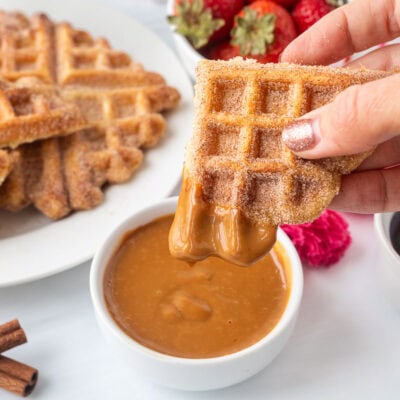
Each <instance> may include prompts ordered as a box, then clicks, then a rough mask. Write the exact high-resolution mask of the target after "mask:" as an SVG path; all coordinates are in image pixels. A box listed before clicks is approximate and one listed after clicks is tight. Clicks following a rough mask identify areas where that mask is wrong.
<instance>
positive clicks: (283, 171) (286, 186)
mask: <svg viewBox="0 0 400 400" xmlns="http://www.w3.org/2000/svg"><path fill="white" fill-rule="evenodd" d="M215 65H217V66H218V65H221V68H214V66H215ZM231 65H232V66H233V68H228V67H227V65H226V63H225V65H224V66H222V64H221V62H204V63H203V64H201V65H200V67H199V69H198V84H197V86H196V96H197V99H196V102H197V103H196V104H197V117H196V118H197V126H196V128H195V133H194V143H195V145H194V149H193V148H192V149H191V150H192V151H191V152H189V154H191V155H192V156H193V158H194V160H195V161H194V168H195V171H192V173H194V174H195V176H197V177H198V178H199V179H200V182H201V187H202V193H203V197H204V199H205V200H206V202H208V203H211V204H216V205H220V206H228V207H232V208H240V209H242V210H243V211H244V212H245V214H246V215H248V216H249V217H251V218H256V219H257V218H261V219H263V220H267V221H268V222H269V223H272V224H275V225H278V224H280V223H284V222H286V223H298V222H304V221H307V220H310V219H313V218H315V217H316V216H317V215H318V214H319V213H320V212H321V211H322V210H323V208H325V207H326V206H327V205H328V204H329V202H330V201H331V200H332V198H333V196H334V195H335V194H336V193H337V192H338V190H339V185H340V174H339V173H338V172H337V171H338V170H340V171H342V172H344V171H346V172H349V170H351V169H352V168H354V167H355V165H358V164H359V163H360V162H361V161H362V159H363V158H365V154H364V155H359V156H355V157H349V158H346V157H340V158H335V159H326V160H317V161H306V160H302V159H300V158H298V157H296V156H295V155H294V154H293V153H292V152H290V151H289V150H288V149H287V148H286V147H285V146H284V145H283V143H282V142H281V133H282V129H283V128H284V127H285V126H286V125H287V124H288V123H289V122H291V121H293V120H295V119H296V118H298V117H300V116H302V115H304V114H305V113H307V112H309V111H311V110H313V109H315V108H317V107H321V106H323V105H324V104H326V103H328V102H330V101H332V100H333V99H334V97H335V96H336V95H337V94H338V93H339V92H341V91H342V90H344V89H345V88H346V87H348V86H350V85H352V84H354V83H358V82H357V81H359V80H364V81H365V80H371V79H372V77H370V76H368V75H367V76H365V77H358V78H357V79H355V78H354V76H352V75H351V74H349V75H348V76H346V75H345V76H343V75H339V76H335V72H333V70H332V69H331V70H328V69H326V71H325V73H318V74H310V71H309V70H307V68H304V67H303V68H301V67H300V68H298V70H297V71H295V73H294V74H293V73H292V74H289V73H288V71H287V69H286V68H282V69H279V66H276V65H275V66H274V67H271V66H268V65H267V66H264V67H258V66H254V67H253V68H250V67H249V66H248V65H247V63H245V62H241V63H240V65H239V66H238V63H237V62H236V63H235V62H233V63H231ZM241 66H244V67H243V68H241ZM189 157H190V156H189ZM187 161H188V160H187ZM187 165H189V166H190V165H192V163H191V162H187ZM189 169H190V168H189Z"/></svg>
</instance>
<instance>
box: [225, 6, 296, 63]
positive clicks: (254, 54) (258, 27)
mask: <svg viewBox="0 0 400 400" xmlns="http://www.w3.org/2000/svg"><path fill="white" fill-rule="evenodd" d="M231 36H232V40H231V45H232V46H237V48H238V49H237V50H236V51H237V52H238V53H239V55H241V56H243V57H245V58H255V59H256V60H258V61H259V62H262V63H266V62H278V60H279V56H280V54H281V53H282V51H283V50H284V49H285V47H286V46H287V45H288V44H289V43H290V42H291V41H292V40H293V39H294V38H295V37H296V28H295V26H294V23H293V19H292V17H291V16H290V14H289V13H288V12H287V11H286V10H285V9H284V8H283V7H281V6H279V5H278V4H276V3H274V2H273V1H267V0H259V1H256V2H254V3H252V4H250V5H249V6H247V7H244V8H243V9H242V10H241V11H240V13H239V14H238V15H237V16H236V17H235V23H234V27H233V29H232V31H231ZM224 53H226V50H225V52H224Z"/></svg>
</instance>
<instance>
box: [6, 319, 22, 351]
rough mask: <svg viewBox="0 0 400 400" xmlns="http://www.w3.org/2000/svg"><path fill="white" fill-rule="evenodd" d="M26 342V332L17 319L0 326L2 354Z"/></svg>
mask: <svg viewBox="0 0 400 400" xmlns="http://www.w3.org/2000/svg"><path fill="white" fill-rule="evenodd" d="M26 342H27V339H26V335H25V332H24V330H23V329H22V328H21V325H20V324H19V322H18V320H17V319H13V320H12V321H9V322H6V323H5V324H2V325H0V353H2V352H3V351H6V350H9V349H12V348H13V347H15V346H19V345H20V344H23V343H26Z"/></svg>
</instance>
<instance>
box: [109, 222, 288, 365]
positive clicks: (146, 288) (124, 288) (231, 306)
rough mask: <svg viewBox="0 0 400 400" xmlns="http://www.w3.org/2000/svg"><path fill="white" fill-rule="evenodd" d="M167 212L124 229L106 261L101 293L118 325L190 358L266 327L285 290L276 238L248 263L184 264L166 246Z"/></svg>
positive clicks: (221, 350)
mask: <svg viewBox="0 0 400 400" xmlns="http://www.w3.org/2000/svg"><path fill="white" fill-rule="evenodd" d="M172 220H173V216H172V215H169V216H165V217H162V218H159V219H157V220H155V221H153V222H151V223H149V224H147V225H145V226H142V227H140V228H138V229H136V230H135V231H133V232H130V233H128V234H127V235H126V236H125V237H124V238H123V239H122V242H121V245H120V246H119V248H118V249H117V250H116V252H115V253H114V254H113V256H112V257H111V259H110V261H109V264H108V266H107V269H106V272H105V277H104V295H105V300H106V304H107V307H108V310H109V312H110V314H111V316H112V317H113V319H114V320H115V321H116V322H117V324H118V325H119V326H120V327H121V329H122V330H123V331H124V332H125V333H126V334H127V335H129V336H130V337H132V338H133V339H134V340H136V341H137V342H139V343H141V344H143V345H144V346H146V347H148V348H151V349H154V350H156V351H159V352H161V353H165V354H170V355H174V356H179V357H189V358H208V357H217V356H222V355H226V354H230V353H233V352H236V351H239V350H241V349H244V348H246V347H248V346H251V345H252V344H254V343H256V342H257V341H259V340H260V339H261V338H263V337H264V336H265V335H267V334H268V333H269V332H270V331H271V330H272V329H273V328H274V327H275V325H276V324H277V323H278V321H279V320H280V318H281V316H282V314H283V312H284V310H285V308H286V304H287V300H288V296H289V293H290V286H291V275H290V270H289V268H288V266H289V260H288V257H287V255H286V254H285V252H284V250H283V249H282V247H281V246H280V244H279V243H277V244H276V245H275V247H274V249H273V250H272V251H271V252H270V254H268V255H267V256H266V257H264V258H263V259H262V260H261V261H259V262H258V263H256V264H254V265H252V266H251V267H250V268H240V267H236V266H234V265H232V264H231V263H230V262H227V261H225V260H223V259H221V258H216V257H209V258H207V259H206V260H203V261H199V262H195V263H194V264H189V263H187V262H185V261H182V260H179V259H177V258H174V257H172V256H171V255H170V253H169V248H168V232H169V230H170V227H171V223H172Z"/></svg>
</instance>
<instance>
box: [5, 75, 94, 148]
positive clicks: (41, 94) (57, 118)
mask: <svg viewBox="0 0 400 400" xmlns="http://www.w3.org/2000/svg"><path fill="white" fill-rule="evenodd" d="M86 126H87V123H86V121H85V119H84V118H83V115H82V114H81V112H80V111H79V108H78V107H77V106H75V105H74V104H72V103H68V102H66V101H64V100H62V99H61V98H60V97H59V96H58V94H57V92H56V90H55V89H54V88H53V87H51V86H48V85H43V84H41V83H40V81H39V82H38V81H37V79H36V78H28V77H27V78H21V79H19V80H18V81H17V83H16V84H11V83H9V82H7V81H2V80H0V148H1V147H3V148H4V147H11V148H15V147H17V146H18V145H20V144H23V143H31V142H34V141H35V140H39V139H45V138H48V137H54V136H58V135H65V134H67V133H70V132H72V131H76V130H79V129H83V128H85V127H86Z"/></svg>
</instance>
